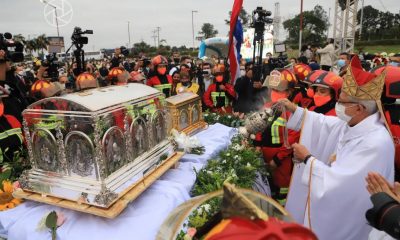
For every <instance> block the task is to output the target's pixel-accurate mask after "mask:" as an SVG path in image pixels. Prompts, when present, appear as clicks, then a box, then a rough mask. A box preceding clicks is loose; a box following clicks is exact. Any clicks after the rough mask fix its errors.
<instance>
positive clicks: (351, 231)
mask: <svg viewBox="0 0 400 240" xmlns="http://www.w3.org/2000/svg"><path fill="white" fill-rule="evenodd" d="M303 117H305V119H304V125H303V128H302V135H301V138H300V143H301V144H303V145H305V147H306V148H307V149H308V150H309V151H310V152H311V154H312V155H313V156H314V157H315V158H311V159H310V160H309V161H308V162H307V164H306V165H305V164H304V163H300V164H296V165H295V166H294V172H293V175H292V182H291V186H290V189H289V194H288V200H287V204H286V209H287V210H288V211H289V212H290V213H291V214H292V215H293V217H294V218H295V220H296V221H297V222H299V223H301V224H304V225H305V226H307V227H309V222H308V211H307V210H308V209H307V195H308V190H309V178H310V173H311V172H312V175H311V193H310V202H311V203H310V206H311V207H310V219H311V228H312V230H313V231H314V232H315V233H316V234H317V236H318V238H319V239H320V240H331V239H341V240H346V239H354V240H360V239H368V234H369V232H370V231H371V227H370V226H369V225H368V224H367V220H366V219H365V212H366V211H367V209H369V208H371V207H372V203H371V202H370V199H369V197H370V196H369V193H368V191H367V190H366V187H365V186H366V181H365V178H366V176H367V174H368V172H370V171H374V172H378V173H380V174H381V175H382V176H384V177H385V178H386V179H388V180H389V181H390V182H393V178H394V176H393V175H394V146H393V142H392V139H391V137H390V135H389V133H388V131H387V130H386V128H385V126H384V124H383V123H382V122H380V120H379V114H378V113H376V114H373V115H371V116H369V117H368V118H366V119H364V120H363V121H362V122H360V123H359V124H357V125H356V126H354V127H349V126H348V125H347V123H345V122H344V121H342V120H340V119H339V118H337V117H329V116H324V115H322V114H318V113H315V112H306V110H304V109H302V108H297V110H296V112H295V113H294V114H293V115H292V117H291V119H290V120H289V121H288V127H289V128H290V129H293V130H300V128H301V125H302V119H303ZM333 154H336V160H335V161H334V162H333V163H332V164H331V165H329V162H330V158H331V156H332V155H333ZM312 165H313V169H312V171H311V166H312Z"/></svg>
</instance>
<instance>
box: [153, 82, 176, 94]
mask: <svg viewBox="0 0 400 240" xmlns="http://www.w3.org/2000/svg"><path fill="white" fill-rule="evenodd" d="M154 88H155V89H157V90H158V91H160V92H162V91H163V90H164V89H169V91H171V88H172V84H170V83H166V84H159V85H154Z"/></svg>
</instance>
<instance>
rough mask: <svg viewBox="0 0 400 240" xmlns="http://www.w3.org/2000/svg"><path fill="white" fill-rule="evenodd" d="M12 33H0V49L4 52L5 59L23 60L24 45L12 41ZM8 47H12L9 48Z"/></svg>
mask: <svg viewBox="0 0 400 240" xmlns="http://www.w3.org/2000/svg"><path fill="white" fill-rule="evenodd" d="M12 37H13V36H12V34H11V33H9V32H6V33H4V34H2V33H0V50H3V51H5V52H6V57H5V61H12V62H22V61H23V60H24V53H23V52H24V45H23V44H22V43H21V42H18V41H13V40H12ZM9 48H14V50H13V51H12V50H10V49H9Z"/></svg>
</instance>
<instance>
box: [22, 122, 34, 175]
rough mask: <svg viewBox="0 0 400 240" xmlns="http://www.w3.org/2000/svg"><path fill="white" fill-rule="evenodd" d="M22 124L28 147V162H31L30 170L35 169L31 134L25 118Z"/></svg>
mask: <svg viewBox="0 0 400 240" xmlns="http://www.w3.org/2000/svg"><path fill="white" fill-rule="evenodd" d="M22 124H23V127H24V133H25V139H26V143H27V147H28V155H29V161H30V162H31V166H32V168H37V164H36V161H35V157H34V154H33V149H32V138H31V132H30V131H29V127H28V123H27V121H26V119H25V118H24V120H23V122H22Z"/></svg>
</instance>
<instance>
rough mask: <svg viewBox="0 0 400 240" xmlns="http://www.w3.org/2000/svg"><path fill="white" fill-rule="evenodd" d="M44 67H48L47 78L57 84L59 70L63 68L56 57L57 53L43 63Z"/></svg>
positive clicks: (49, 56)
mask: <svg viewBox="0 0 400 240" xmlns="http://www.w3.org/2000/svg"><path fill="white" fill-rule="evenodd" d="M42 66H43V67H47V77H48V78H51V81H52V82H57V81H58V77H59V73H58V68H59V67H60V66H61V65H60V62H58V58H57V57H56V53H53V54H49V55H47V56H46V59H45V60H44V61H43V62H42Z"/></svg>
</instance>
